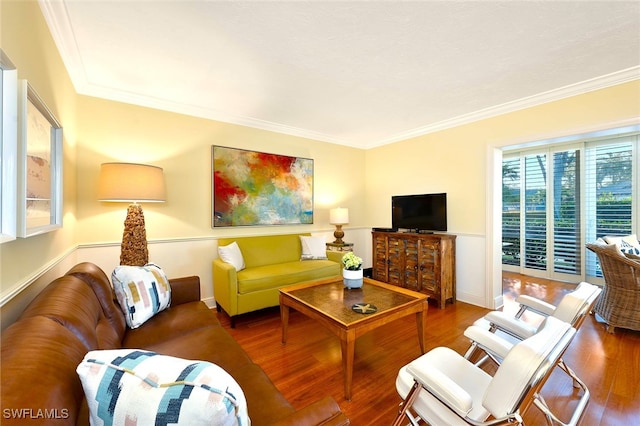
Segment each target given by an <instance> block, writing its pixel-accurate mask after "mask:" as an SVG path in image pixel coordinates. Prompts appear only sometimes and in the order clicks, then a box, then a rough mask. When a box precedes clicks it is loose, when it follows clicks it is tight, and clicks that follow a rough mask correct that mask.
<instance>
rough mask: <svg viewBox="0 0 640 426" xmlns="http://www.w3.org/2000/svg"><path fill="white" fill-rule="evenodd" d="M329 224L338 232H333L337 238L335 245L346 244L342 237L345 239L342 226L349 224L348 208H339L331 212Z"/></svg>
mask: <svg viewBox="0 0 640 426" xmlns="http://www.w3.org/2000/svg"><path fill="white" fill-rule="evenodd" d="M329 223H330V224H331V225H335V226H336V230H335V231H333V236H334V237H335V239H336V240H335V241H334V242H333V243H334V244H344V241H342V237H344V231H343V230H342V225H346V224H347V223H349V209H347V208H346V207H338V208H335V209H331V210H329Z"/></svg>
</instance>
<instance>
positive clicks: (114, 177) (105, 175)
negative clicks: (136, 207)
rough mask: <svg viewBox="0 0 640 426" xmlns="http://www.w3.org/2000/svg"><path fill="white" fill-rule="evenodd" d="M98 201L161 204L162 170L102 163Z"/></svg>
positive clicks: (125, 164)
mask: <svg viewBox="0 0 640 426" xmlns="http://www.w3.org/2000/svg"><path fill="white" fill-rule="evenodd" d="M98 200H99V201H113V202H146V203H149V202H156V203H157V202H163V201H164V200H165V185H164V174H163V171H162V168H160V167H156V166H149V165H146V164H133V163H104V164H102V165H101V166H100V178H99V179H98Z"/></svg>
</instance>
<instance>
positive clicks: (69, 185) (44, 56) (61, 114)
mask: <svg viewBox="0 0 640 426" xmlns="http://www.w3.org/2000/svg"><path fill="white" fill-rule="evenodd" d="M0 47H1V48H2V50H4V51H5V53H6V54H7V56H9V58H10V59H11V61H12V62H13V63H14V65H15V66H16V68H17V69H18V78H19V79H26V80H28V81H29V83H30V84H31V86H32V87H33V89H34V90H35V91H36V92H37V93H38V95H40V97H41V98H42V99H43V100H44V102H45V103H46V104H47V106H48V107H49V109H50V110H51V111H52V113H53V114H54V115H55V116H56V118H57V119H58V120H59V121H60V123H62V125H63V139H64V141H63V153H64V161H63V170H64V181H63V194H64V207H63V224H64V227H63V228H62V229H60V230H57V231H55V232H49V233H47V234H43V235H37V236H33V237H30V238H26V239H21V238H18V239H17V240H15V241H12V242H8V243H4V244H1V245H0V291H2V292H4V291H5V290H7V289H9V288H12V287H13V286H14V285H15V283H18V282H23V281H24V280H25V279H26V278H29V277H31V276H32V275H33V274H34V271H38V270H40V269H41V268H42V267H43V265H47V264H49V263H51V262H55V260H56V259H57V258H58V257H60V256H61V255H62V254H63V253H65V252H68V251H69V250H71V249H73V247H75V246H76V239H75V229H76V218H75V211H76V208H75V207H76V184H75V182H76V132H75V128H76V95H75V90H74V88H73V85H72V84H71V80H70V79H69V76H68V75H67V72H66V69H65V68H64V65H63V63H62V60H61V58H60V56H59V54H58V50H57V49H56V46H55V44H54V43H53V40H52V38H51V36H50V34H49V29H48V28H47V26H46V24H45V22H44V18H43V16H42V13H41V12H40V8H39V7H38V3H37V2H11V1H10V2H7V1H2V3H1V4H0Z"/></svg>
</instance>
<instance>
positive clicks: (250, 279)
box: [238, 260, 340, 294]
mask: <svg viewBox="0 0 640 426" xmlns="http://www.w3.org/2000/svg"><path fill="white" fill-rule="evenodd" d="M333 275H340V265H339V264H338V263H336V262H332V261H331V260H309V261H306V262H300V261H299V260H296V261H295V262H287V263H278V264H275V265H265V266H260V267H256V268H247V269H245V270H244V271H241V272H238V291H239V293H241V294H244V293H251V292H254V291H260V290H266V289H272V288H279V287H283V286H287V285H291V284H296V283H299V282H303V281H310V280H315V279H318V278H325V277H330V276H333Z"/></svg>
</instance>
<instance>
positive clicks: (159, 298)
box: [111, 263, 171, 328]
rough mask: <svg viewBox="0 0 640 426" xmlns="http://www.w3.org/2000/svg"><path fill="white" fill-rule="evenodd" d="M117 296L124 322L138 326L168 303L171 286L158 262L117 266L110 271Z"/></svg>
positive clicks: (130, 325)
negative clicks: (156, 263)
mask: <svg viewBox="0 0 640 426" xmlns="http://www.w3.org/2000/svg"><path fill="white" fill-rule="evenodd" d="M111 282H112V283H113V289H114V290H115V292H116V298H117V299H118V303H119V304H120V308H121V309H122V312H123V313H124V316H125V320H126V321H127V325H128V326H129V327H131V328H137V327H140V326H141V325H142V324H143V323H144V322H145V321H147V320H148V319H149V318H151V317H153V316H154V315H155V314H157V313H158V312H160V311H162V310H163V309H166V308H168V307H169V305H170V304H171V286H170V285H169V280H168V279H167V276H166V275H165V274H164V272H163V271H162V269H160V267H159V266H157V265H154V264H153V263H148V264H146V265H145V266H117V267H116V268H115V269H114V270H113V273H112V274H111Z"/></svg>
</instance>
